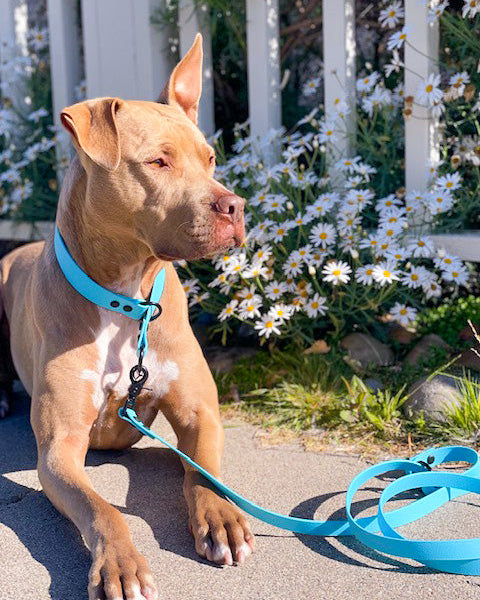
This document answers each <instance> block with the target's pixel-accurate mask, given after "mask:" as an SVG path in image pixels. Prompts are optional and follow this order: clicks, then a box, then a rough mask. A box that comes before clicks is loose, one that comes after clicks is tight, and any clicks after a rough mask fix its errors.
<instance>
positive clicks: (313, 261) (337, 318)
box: [183, 1, 480, 345]
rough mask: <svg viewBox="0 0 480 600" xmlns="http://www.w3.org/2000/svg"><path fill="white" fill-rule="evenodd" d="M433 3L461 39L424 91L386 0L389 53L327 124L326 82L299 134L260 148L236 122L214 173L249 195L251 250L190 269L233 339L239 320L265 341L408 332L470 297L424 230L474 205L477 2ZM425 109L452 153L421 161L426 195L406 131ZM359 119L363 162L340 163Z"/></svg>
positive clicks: (200, 295)
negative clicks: (411, 76) (381, 328)
mask: <svg viewBox="0 0 480 600" xmlns="http://www.w3.org/2000/svg"><path fill="white" fill-rule="evenodd" d="M372 6H373V5H372ZM428 6H429V15H430V19H431V21H435V20H440V22H441V31H442V36H443V39H450V41H451V44H450V47H449V48H445V47H444V48H442V52H441V53H440V60H439V62H438V73H435V74H432V75H431V76H429V77H428V78H427V79H426V80H424V79H422V77H420V75H419V76H418V86H417V89H416V91H415V94H414V96H410V97H405V94H404V89H403V77H404V63H403V51H404V48H405V46H406V45H407V44H408V43H409V41H408V37H409V36H408V31H407V30H406V28H405V26H404V22H403V21H404V16H405V11H404V5H403V2H400V1H393V2H392V1H386V2H380V3H378V5H376V7H375V10H376V11H377V17H378V26H377V27H378V30H379V31H380V34H381V35H382V36H383V39H384V40H385V52H383V53H382V54H381V58H379V59H378V60H377V61H376V63H375V64H373V63H369V62H365V64H364V66H363V67H360V68H359V70H358V79H357V82H356V99H355V101H353V100H352V99H351V98H347V97H345V98H342V97H340V98H338V99H337V100H336V111H335V114H334V115H331V114H330V115H329V116H328V118H327V117H326V116H325V115H324V114H323V111H322V105H321V89H322V85H323V82H322V77H321V76H320V74H319V76H316V77H313V78H311V79H309V80H308V81H306V83H305V85H304V87H303V91H302V93H303V96H304V98H305V99H307V100H308V99H310V100H311V105H310V106H311V111H310V112H309V113H308V114H307V115H306V116H305V117H303V118H302V119H300V121H299V122H298V123H297V124H296V125H295V126H294V127H293V128H291V129H290V130H289V131H285V130H281V131H276V132H271V134H270V135H268V136H267V137H266V138H265V139H264V140H261V141H260V142H259V141H254V140H252V139H251V138H250V137H249V136H248V124H246V125H243V126H237V127H236V130H235V132H236V143H235V145H234V147H233V149H234V151H235V154H234V155H233V156H229V157H228V159H226V160H225V161H224V163H223V164H222V165H221V166H220V167H219V168H218V176H219V177H220V178H221V179H222V181H223V182H224V183H225V185H227V186H229V187H230V188H232V189H234V190H235V191H236V192H237V193H238V194H240V195H242V196H244V197H245V198H247V202H248V208H247V227H248V236H247V240H246V243H245V245H244V247H242V248H240V249H237V250H235V251H233V252H228V253H226V254H225V255H222V256H219V257H217V258H216V259H214V260H213V261H212V262H211V263H201V264H194V265H184V266H183V269H184V272H183V275H184V277H185V281H186V291H187V295H188V297H189V302H190V305H191V306H192V307H198V308H199V309H201V310H204V311H207V312H208V313H211V314H213V315H215V319H216V325H215V327H214V329H215V330H217V331H221V332H222V334H223V339H224V340H225V339H226V337H227V335H228V333H229V332H235V331H236V327H237V325H238V323H239V322H243V323H244V324H246V325H247V326H248V327H249V328H250V329H251V331H253V332H255V333H256V334H257V336H258V338H259V340H260V342H261V343H263V342H264V341H265V340H269V341H272V340H275V339H282V340H287V341H288V340H290V341H293V340H294V341H296V342H298V341H301V342H302V343H303V344H304V345H307V344H310V343H312V342H313V341H314V340H315V339H319V338H321V337H325V336H327V337H328V339H330V340H333V341H335V340H337V339H338V338H339V337H341V336H343V335H345V333H348V332H349V331H352V330H355V329H363V330H365V329H367V330H368V329H372V328H376V327H378V323H379V322H381V321H395V322H397V323H400V324H401V325H403V326H407V327H408V326H410V325H411V324H412V323H414V322H415V320H416V319H417V315H418V313H419V311H420V310H421V309H423V308H424V307H425V306H427V305H428V304H435V303H438V302H439V301H440V300H441V299H442V298H443V297H445V296H449V297H451V296H452V295H456V294H458V293H459V289H461V288H464V287H465V288H468V286H469V271H468V268H467V266H466V265H464V264H463V263H462V262H461V261H460V260H459V259H458V258H457V257H455V256H452V255H450V254H449V253H448V252H446V251H445V250H444V249H442V248H436V247H435V246H434V245H433V242H432V240H431V239H430V238H429V236H428V235H427V233H426V232H428V231H432V230H434V229H435V228H438V227H439V226H440V227H443V228H447V229H450V230H451V229H452V228H453V227H454V226H455V225H456V224H457V225H465V221H466V220H468V218H467V213H468V212H470V214H473V213H474V212H475V211H474V209H475V207H476V206H477V207H478V199H477V198H478V191H479V189H478V188H479V181H480V180H479V172H478V166H479V157H480V151H479V150H478V148H479V147H480V146H479V141H478V132H480V124H479V121H478V114H479V110H480V101H479V99H478V98H477V97H476V83H477V79H478V74H477V65H476V62H475V61H476V59H474V60H472V58H471V56H472V53H473V51H474V50H475V49H476V50H477V52H476V54H473V56H477V57H478V48H476V46H478V36H477V35H476V34H475V32H477V33H478V26H479V23H478V19H479V18H478V17H477V15H478V13H479V12H480V2H472V1H469V2H464V3H463V9H461V10H455V9H454V8H452V7H450V6H449V2H447V1H443V2H436V1H431V2H429V5H428ZM464 48H466V50H464ZM418 106H423V107H426V108H427V110H428V111H429V113H430V114H431V115H432V116H434V117H437V118H438V119H440V122H441V133H442V134H443V135H442V142H441V154H442V156H441V160H440V161H438V162H437V163H435V164H427V163H426V164H425V168H426V169H428V171H429V173H430V185H429V187H428V189H427V190H423V191H420V190H418V191H417V190H412V191H411V192H409V193H406V192H405V189H404V188H403V183H404V166H403V157H404V141H403V140H404V122H405V120H406V119H415V118H417V115H416V111H417V107H418ZM351 111H355V113H356V123H357V130H356V137H355V144H354V147H356V153H355V154H354V155H351V156H342V155H341V154H339V151H338V146H339V145H340V144H339V142H340V140H342V138H344V137H345V136H346V135H347V126H346V116H347V115H348V114H349V112H351ZM452 132H455V135H450V134H451V133H452ZM467 146H468V148H469V150H467V148H466V147H467ZM461 148H463V150H461ZM221 154H222V153H221V152H220V155H221ZM272 156H275V157H276V160H273V161H272Z"/></svg>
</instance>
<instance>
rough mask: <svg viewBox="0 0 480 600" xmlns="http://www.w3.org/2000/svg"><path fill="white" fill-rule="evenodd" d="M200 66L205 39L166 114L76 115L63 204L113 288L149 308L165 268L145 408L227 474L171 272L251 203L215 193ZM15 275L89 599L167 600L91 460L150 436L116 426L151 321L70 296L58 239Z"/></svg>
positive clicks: (216, 523)
mask: <svg viewBox="0 0 480 600" xmlns="http://www.w3.org/2000/svg"><path fill="white" fill-rule="evenodd" d="M201 64H202V44H201V38H200V36H197V38H196V40H195V42H194V44H193V46H192V48H191V49H190V51H189V53H188V54H187V55H186V56H185V58H184V59H183V60H182V61H181V62H180V63H179V64H178V65H177V67H176V68H175V70H174V72H173V74H172V76H171V78H170V82H169V86H168V105H161V104H157V103H153V102H140V101H124V100H119V99H118V98H99V99H96V100H91V101H86V102H81V103H79V104H75V105H73V106H70V107H68V108H66V109H65V110H64V111H63V112H62V121H63V124H64V126H65V127H66V129H67V130H68V131H69V133H70V134H71V136H72V138H73V141H74V144H75V146H76V149H77V154H78V156H77V157H76V158H75V159H74V160H73V162H72V164H71V166H70V168H69V170H68V173H67V175H66V178H65V182H64V185H63V188H62V192H61V194H60V200H59V205H58V213H57V225H58V227H59V230H60V232H61V234H62V235H63V238H64V240H65V242H66V244H67V247H68V248H69V250H70V253H71V254H72V256H73V258H74V259H75V261H76V262H77V264H78V265H79V266H80V267H81V268H82V269H83V270H84V271H86V273H88V275H89V276H90V277H91V278H92V279H94V280H95V281H97V282H98V283H99V284H100V285H102V286H104V287H105V288H107V289H110V290H112V291H115V292H118V293H122V294H124V295H127V296H132V297H137V298H140V297H143V298H146V297H147V296H148V293H149V291H150V288H151V286H152V282H153V280H154V277H155V275H156V274H157V273H158V271H159V270H160V269H161V268H162V267H165V269H166V283H165V291H164V294H163V297H162V300H161V302H162V306H163V313H162V315H161V317H160V318H159V319H157V320H155V321H154V322H153V323H152V324H151V326H150V330H149V351H148V353H147V356H146V359H145V365H146V367H147V368H148V371H149V372H150V378H149V380H148V383H147V385H148V387H149V388H151V390H150V391H143V392H142V394H141V395H140V396H139V399H138V415H139V418H140V419H141V420H142V421H143V422H144V423H146V424H147V425H150V424H151V423H152V421H153V420H154V418H155V415H156V414H157V412H158V411H159V410H161V411H162V412H163V413H164V414H165V416H166V417H167V419H168V420H169V421H170V423H171V424H172V426H173V429H174V431H175V433H176V435H177V437H178V446H179V448H180V449H181V450H182V451H183V452H185V453H186V454H188V455H189V456H191V457H192V458H193V459H194V460H195V461H197V462H198V463H199V464H200V465H202V466H203V467H204V468H205V469H207V470H208V471H210V472H211V473H213V474H214V475H215V476H217V477H218V476H219V475H220V461H221V455H222V447H223V430H222V426H221V423H220V418H219V411H218V401H217V391H216V388H215V384H214V381H213V378H212V376H211V374H210V371H209V369H208V366H207V364H206V362H205V359H204V357H203V354H202V351H201V349H200V347H199V345H198V343H197V341H196V339H195V337H194V335H193V333H192V330H191V328H190V325H189V321H188V314H187V302H186V298H185V294H184V292H183V289H182V285H181V283H180V281H179V279H178V276H177V275H176V273H175V270H174V268H173V266H172V263H171V261H172V260H174V259H177V258H183V259H196V258H199V257H204V256H209V255H212V254H213V253H216V252H218V251H221V250H223V249H225V248H227V247H230V246H233V245H238V244H240V243H241V242H242V240H243V236H244V224H243V200H242V199H241V198H239V197H237V196H235V195H234V194H233V193H232V192H229V191H228V190H227V189H225V188H224V187H223V186H222V185H221V184H220V183H218V182H217V181H215V180H214V178H213V173H214V167H215V157H214V152H213V150H212V148H211V147H210V146H209V145H208V144H207V142H206V141H205V138H204V137H203V135H202V134H201V133H200V131H199V129H198V128H197V127H196V122H197V112H198V101H199V97H200V93H201ZM1 269H2V279H1V305H2V306H1V310H2V315H3V317H2V318H3V319H5V317H6V319H7V321H8V328H9V332H10V347H11V355H12V358H13V362H14V365H15V368H16V371H17V373H18V375H19V377H20V379H21V381H22V382H23V384H24V386H25V388H26V390H27V391H28V393H29V394H30V395H31V397H32V408H31V421H32V426H33V430H34V432H35V437H36V441H37V448H38V473H39V477H40V481H41V483H42V486H43V489H44V490H45V493H46V494H47V496H48V497H49V498H50V500H51V501H52V503H53V504H54V505H55V506H56V507H57V508H58V510H60V511H61V512H62V513H63V514H65V515H66V516H67V517H68V518H69V519H71V520H72V521H73V523H74V524H75V525H76V526H77V527H78V529H79V530H80V532H81V534H82V536H83V538H84V539H85V542H86V544H87V545H88V547H89V548H90V550H91V553H92V567H91V570H90V574H89V586H88V591H89V599H90V600H100V599H108V600H118V599H121V598H124V599H128V600H130V599H132V600H133V599H135V600H137V599H140V598H146V599H147V600H150V599H153V598H157V592H156V589H155V584H154V582H153V579H152V576H151V574H150V571H149V569H148V566H147V563H146V561H145V559H144V558H143V557H142V556H141V555H140V554H139V553H138V552H137V550H136V549H135V548H134V546H133V544H132V541H131V538H130V534H129V532H128V529H127V526H126V524H125V521H124V519H123V517H122V515H121V514H120V512H119V511H118V510H116V509H115V508H113V507H112V506H110V505H109V504H108V503H107V502H106V501H105V500H103V499H102V498H101V497H100V496H99V495H98V494H97V493H96V492H95V491H94V489H93V488H92V485H91V483H90V481H89V479H88V477H87V475H86V474H85V471H84V460H85V455H86V452H87V450H88V448H103V449H106V448H127V447H129V446H131V445H132V444H134V443H135V442H136V441H138V439H139V438H140V437H141V436H140V434H139V433H138V432H137V431H136V430H135V429H134V428H133V427H132V426H131V425H129V424H127V423H126V422H125V421H123V420H121V419H120V418H119V417H118V415H117V411H118V409H119V407H120V406H121V405H123V403H124V400H125V397H126V393H127V388H128V385H129V379H128V374H129V370H130V368H131V367H132V366H133V365H134V364H135V363H136V362H137V361H136V353H135V352H136V339H137V333H138V322H137V321H134V320H132V319H129V318H127V317H124V316H123V315H121V314H117V313H114V312H111V311H108V310H106V309H103V308H99V307H97V306H96V305H94V304H92V303H90V302H89V301H88V300H86V299H84V298H83V297H82V296H80V294H79V293H77V292H76V291H75V290H74V289H73V288H72V287H70V285H69V284H68V283H67V281H66V279H65V277H64V275H63V273H62V272H61V271H60V268H59V266H58V263H57V261H56V258H55V253H54V247H53V237H51V238H50V239H49V240H48V241H46V242H45V243H44V242H37V243H33V244H28V245H26V246H23V247H21V248H19V249H17V250H15V251H13V252H11V253H10V254H8V255H7V256H6V257H4V259H3V260H2V262H1ZM184 466H185V480H184V494H185V498H186V501H187V504H188V510H189V527H190V530H191V532H192V534H193V536H194V538H195V548H196V551H197V552H198V554H200V555H201V556H204V557H206V558H207V559H208V560H211V561H214V562H216V563H220V564H229V565H231V564H233V563H234V562H236V563H242V562H243V561H244V560H245V558H246V557H247V556H248V555H249V554H250V552H251V551H252V549H253V536H252V534H251V531H250V528H249V525H248V523H247V521H246V519H245V518H244V516H243V515H242V513H241V512H240V511H239V510H238V509H237V508H236V507H235V506H233V505H232V504H230V503H229V502H228V501H226V500H224V499H222V498H220V497H219V496H218V495H217V494H215V493H214V492H213V491H211V490H210V489H209V488H208V487H206V485H205V484H204V483H203V481H202V479H201V478H200V477H199V476H198V475H197V474H196V473H195V472H194V471H193V470H192V469H191V468H190V467H189V466H187V465H184ZM154 492H155V491H154V489H153V488H152V498H154V497H155V496H154Z"/></svg>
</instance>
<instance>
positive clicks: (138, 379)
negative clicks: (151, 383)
mask: <svg viewBox="0 0 480 600" xmlns="http://www.w3.org/2000/svg"><path fill="white" fill-rule="evenodd" d="M147 379H148V371H147V369H146V368H145V367H144V366H143V365H135V366H134V367H132V368H131V369H130V381H131V382H132V383H133V384H135V385H137V386H140V387H141V386H142V385H143V384H144V383H145V382H146V381H147Z"/></svg>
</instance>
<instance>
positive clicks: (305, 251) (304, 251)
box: [297, 244, 313, 263]
mask: <svg viewBox="0 0 480 600" xmlns="http://www.w3.org/2000/svg"><path fill="white" fill-rule="evenodd" d="M312 250H313V249H312V245H311V244H307V245H306V246H302V247H301V248H299V249H298V250H297V253H298V256H299V257H300V259H301V260H302V261H303V262H304V263H308V262H310V259H311V257H312Z"/></svg>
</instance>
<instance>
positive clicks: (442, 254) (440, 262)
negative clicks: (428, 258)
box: [433, 249, 463, 270]
mask: <svg viewBox="0 0 480 600" xmlns="http://www.w3.org/2000/svg"><path fill="white" fill-rule="evenodd" d="M433 264H434V265H435V266H436V267H437V269H445V270H450V269H459V268H460V267H462V266H463V263H462V261H461V260H460V259H459V258H458V256H454V255H453V254H448V253H447V252H446V251H445V250H444V249H440V250H438V251H437V256H436V257H435V258H434V259H433Z"/></svg>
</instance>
